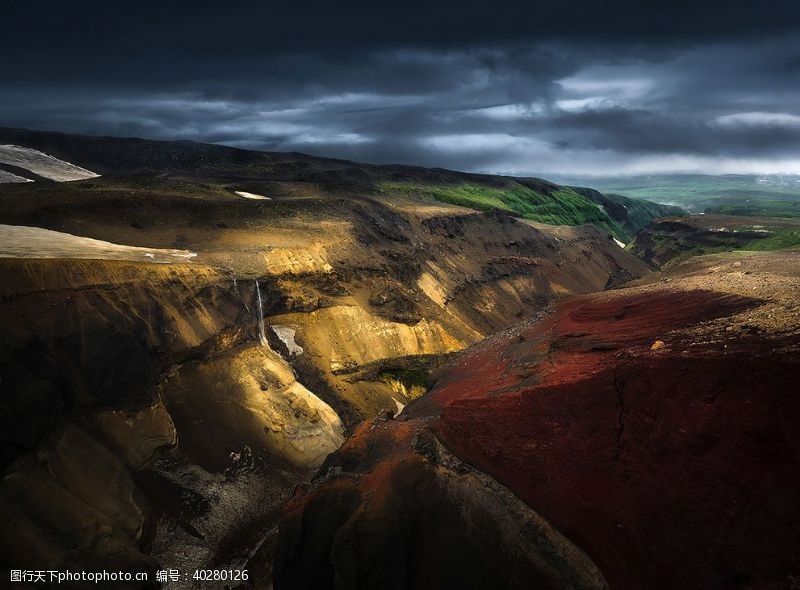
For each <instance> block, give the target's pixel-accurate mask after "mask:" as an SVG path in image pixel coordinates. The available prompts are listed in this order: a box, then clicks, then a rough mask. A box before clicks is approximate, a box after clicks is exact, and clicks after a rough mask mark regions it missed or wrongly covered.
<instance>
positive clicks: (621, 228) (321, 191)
mask: <svg viewBox="0 0 800 590" xmlns="http://www.w3.org/2000/svg"><path fill="white" fill-rule="evenodd" d="M0 144H12V145H23V146H26V147H29V148H33V149H36V150H40V151H41V152H44V153H46V154H49V155H52V156H54V157H55V158H60V159H62V160H65V161H68V162H72V163H74V164H76V165H78V166H81V167H83V168H86V169H88V170H92V171H96V172H98V173H99V174H102V175H111V176H113V177H115V178H119V177H150V178H152V177H154V176H157V177H158V178H160V179H173V180H175V179H179V180H180V181H181V182H186V181H188V182H190V183H191V184H195V183H201V184H202V186H203V190H204V191H205V192H208V190H209V189H212V190H218V189H221V190H237V191H244V192H249V193H253V194H257V195H266V196H269V197H270V198H272V197H273V196H275V197H276V198H281V197H288V196H302V195H303V194H311V193H313V194H314V195H315V196H319V195H328V196H352V195H354V194H356V195H358V194H361V195H365V196H374V195H380V196H382V197H387V196H388V197H390V198H391V197H392V196H395V195H396V196H397V197H411V198H418V199H424V200H432V201H440V202H445V203H450V204H454V205H460V206H463V207H468V208H471V209H476V210H481V211H488V210H493V209H498V210H502V211H507V212H509V213H511V214H513V215H515V216H518V217H522V218H525V219H530V220H532V221H538V222H541V223H546V224H551V225H583V224H587V223H592V224H595V225H597V226H599V227H601V228H603V229H604V230H606V231H608V232H609V233H611V234H613V235H614V236H615V237H617V238H618V239H620V240H622V241H624V242H628V241H630V239H631V238H632V236H633V234H635V233H636V231H638V230H639V229H641V228H642V227H644V226H646V225H647V224H648V223H649V222H650V221H651V220H652V219H654V218H657V217H660V216H663V215H674V214H679V213H681V211H680V210H679V209H677V208H674V207H672V208H669V207H663V206H661V205H658V204H656V203H652V202H645V201H638V200H634V199H629V198H626V197H620V196H615V195H608V194H603V193H600V192H599V191H596V190H590V189H575V188H572V187H569V186H564V185H559V184H555V183H552V182H549V181H546V180H542V179H539V178H522V177H511V176H494V175H486V174H472V173H466V172H456V171H452V170H444V169H441V168H433V169H429V168H421V167H414V166H399V165H382V166H379V165H371V164H361V163H356V162H350V161H346V160H334V159H328V158H318V157H314V156H308V155H305V154H299V153H278V152H258V151H249V150H242V149H237V148H231V147H226V146H219V145H210V144H200V143H193V142H188V141H174V142H168V141H152V140H144V139H138V138H116V137H88V136H81V135H69V134H63V133H51V132H44V131H30V130H22V129H9V128H0ZM133 184H136V183H133ZM186 190H188V186H187V187H186ZM195 192H196V191H195Z"/></svg>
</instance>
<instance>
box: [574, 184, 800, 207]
mask: <svg viewBox="0 0 800 590" xmlns="http://www.w3.org/2000/svg"><path fill="white" fill-rule="evenodd" d="M559 181H560V182H564V183H567V184H588V185H589V186H592V187H594V188H596V189H598V190H600V191H603V192H604V193H617V194H620V195H624V196H627V197H634V198H637V199H648V200H651V201H655V202H657V203H664V204H668V205H677V206H679V207H683V208H684V209H686V210H687V211H689V212H690V213H703V212H706V213H728V214H734V215H770V216H778V217H800V176H798V175H762V176H758V175H747V174H728V175H723V176H711V175H703V174H670V175H653V176H631V177H609V178H594V177H592V178H560V179H559Z"/></svg>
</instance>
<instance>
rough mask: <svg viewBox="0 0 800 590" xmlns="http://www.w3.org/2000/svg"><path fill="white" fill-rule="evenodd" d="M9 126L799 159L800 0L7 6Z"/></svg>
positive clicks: (403, 154)
mask: <svg viewBox="0 0 800 590" xmlns="http://www.w3.org/2000/svg"><path fill="white" fill-rule="evenodd" d="M0 76H2V78H0V80H1V82H0V125H4V126H14V127H29V128H36V129H52V130H60V131H70V132H80V133H89V134H99V135H122V136H139V137H149V138H159V139H191V140H196V141H206V142H219V143H224V144H227V145H233V146H241V147H247V148H255V149H266V150H280V151H288V150H296V151H302V152H307V153H311V154H317V155H324V156H334V157H344V158H350V159H355V160H361V161H368V162H378V163H388V162H393V163H408V164H420V165H425V166H444V167H448V168H455V169H460V170H474V171H486V172H500V173H512V174H538V175H542V176H547V175H551V176H552V175H625V174H643V173H647V174H649V173H665V172H703V173H711V174H714V173H736V172H741V173H748V172H751V173H769V172H793V173H800V2H798V1H797V0H780V1H770V0H758V1H756V0H753V1H737V0H728V1H724V2H723V1H721V0H714V1H707V2H703V1H702V0H694V1H688V0H672V1H670V2H666V1H663V0H659V1H658V2H649V1H647V0H626V1H623V2H613V1H610V0H609V1H588V0H584V1H577V0H548V1H547V2H542V3H539V2H525V1H524V0H516V1H510V2H505V1H502V0H493V1H483V2H472V1H470V0H461V1H456V0H448V1H445V2H436V1H435V0H428V1H414V2H398V1H393V2H389V1H386V0H361V1H352V0H348V1H345V2H337V1H335V0H324V1H322V0H320V1H313V2H302V1H294V2H292V1H290V0H282V1H281V2H280V3H275V2H236V1H235V0H228V1H227V2H221V1H216V2H203V1H194V2H181V1H174V0H173V1H169V0H161V1H160V2H150V1H140V2H122V1H121V2H109V1H104V2H96V1H83V2H82V1H79V0H76V1H71V2H67V1H64V0H39V1H37V2H31V1H28V0H18V1H17V0H0Z"/></svg>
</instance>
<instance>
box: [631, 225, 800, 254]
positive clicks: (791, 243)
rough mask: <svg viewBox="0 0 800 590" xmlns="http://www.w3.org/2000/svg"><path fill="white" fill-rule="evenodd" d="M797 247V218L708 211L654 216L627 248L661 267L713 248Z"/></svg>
mask: <svg viewBox="0 0 800 590" xmlns="http://www.w3.org/2000/svg"><path fill="white" fill-rule="evenodd" d="M798 247H800V221H798V220H797V219H781V218H779V217H746V216H734V215H718V214H708V215H691V216H683V217H668V218H664V219H661V220H657V221H655V222H653V223H652V224H651V225H650V226H649V227H647V228H646V229H644V230H642V231H641V232H639V233H638V234H637V235H636V238H635V239H634V241H633V243H632V245H631V252H632V253H634V254H635V255H636V256H638V257H639V258H641V259H642V260H644V261H646V262H647V263H648V264H650V265H652V266H653V267H661V266H668V265H671V264H677V263H679V262H682V261H684V260H686V259H687V258H690V257H691V256H700V255H703V254H711V253H715V252H727V251H731V250H755V251H770V250H785V249H791V248H794V249H797V248H798Z"/></svg>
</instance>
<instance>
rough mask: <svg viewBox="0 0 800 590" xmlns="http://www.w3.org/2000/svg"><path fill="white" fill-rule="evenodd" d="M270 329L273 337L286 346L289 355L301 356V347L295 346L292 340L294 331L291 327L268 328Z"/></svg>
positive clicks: (275, 326) (295, 343)
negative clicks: (273, 334)
mask: <svg viewBox="0 0 800 590" xmlns="http://www.w3.org/2000/svg"><path fill="white" fill-rule="evenodd" d="M270 329H271V330H272V331H273V332H274V333H275V335H276V336H277V337H278V338H279V339H280V341H281V342H283V343H284V344H285V345H286V348H287V349H288V350H289V354H290V355H292V356H294V355H298V356H299V355H301V354H303V347H302V346H300V345H299V344H297V342H295V340H294V335H295V333H296V332H295V329H294V328H293V327H292V326H277V325H274V326H270Z"/></svg>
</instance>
